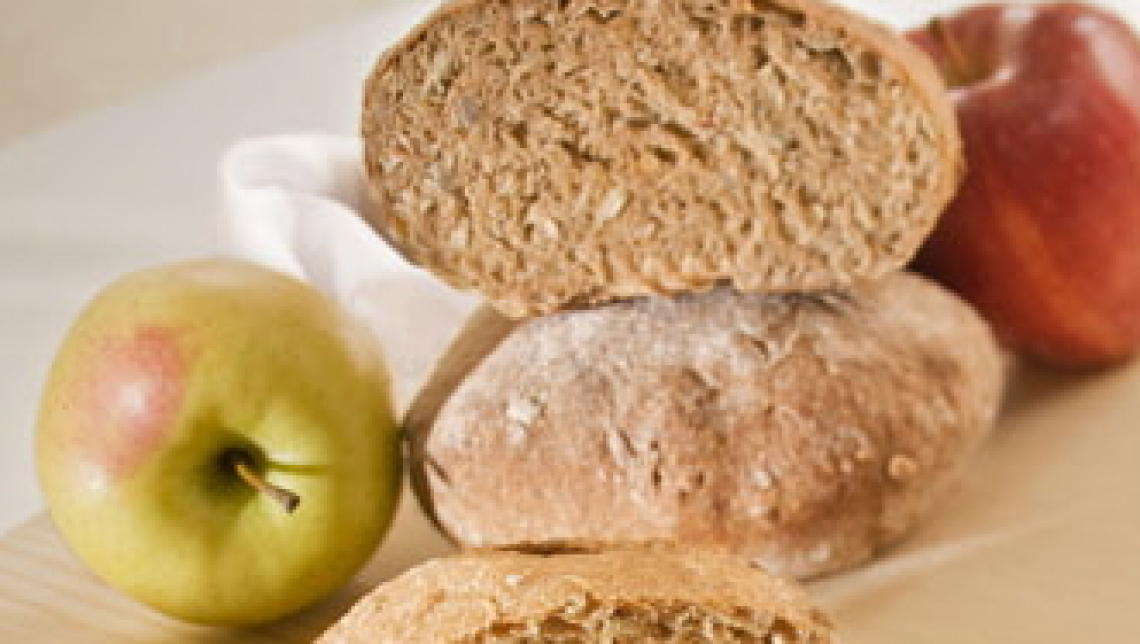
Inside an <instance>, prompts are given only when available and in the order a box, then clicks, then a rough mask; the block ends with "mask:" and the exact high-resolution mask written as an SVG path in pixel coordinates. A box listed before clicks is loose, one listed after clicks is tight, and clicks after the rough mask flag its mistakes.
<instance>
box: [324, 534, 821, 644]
mask: <svg viewBox="0 0 1140 644" xmlns="http://www.w3.org/2000/svg"><path fill="white" fill-rule="evenodd" d="M421 642H422V643H430V644H451V643H456V644H458V643H460V642H462V643H464V644H500V643H501V644H506V643H508V642H509V643H511V644H524V643H528V642H535V643H538V642H567V643H569V642H574V643H588V642H598V643H605V644H634V643H641V642H693V643H697V642H710V643H711V642H724V643H730V642H753V643H756V644H831V643H833V642H838V639H837V638H836V637H835V636H834V635H832V630H831V627H830V625H829V622H828V620H827V618H826V617H825V616H824V615H823V614H822V613H821V612H820V611H818V610H817V609H815V608H813V607H812V606H811V605H810V604H809V602H808V600H807V597H806V596H805V595H804V594H803V592H802V591H800V590H799V589H798V588H796V587H794V586H793V585H791V584H789V583H787V582H784V581H781V580H778V579H775V578H773V577H770V576H768V575H767V574H765V573H764V572H762V571H760V570H759V569H757V568H755V567H753V566H749V565H748V564H747V563H745V562H744V561H742V560H739V559H736V558H733V557H728V556H722V555H715V554H711V553H695V552H694V553H679V552H669V553H666V552H606V553H596V554H562V555H554V556H544V555H536V554H520V553H505V552H500V553H476V554H466V555H460V556H456V557H450V558H445V559H437V560H433V561H429V562H427V563H424V564H422V565H420V566H417V567H416V568H413V569H411V570H410V571H408V572H406V573H404V574H403V575H401V576H400V577H397V578H396V579H393V580H391V581H389V582H387V583H385V584H383V585H381V586H379V587H378V588H377V589H376V590H374V591H373V592H372V593H371V594H369V595H368V596H367V597H365V598H364V599H362V600H361V601H360V602H359V603H357V604H356V606H355V607H353V608H352V610H350V611H349V612H348V614H347V615H345V617H343V618H342V619H341V620H340V621H339V622H338V623H337V624H335V625H334V626H333V627H332V629H330V630H329V631H328V632H327V633H325V634H324V635H323V636H322V637H321V638H320V639H319V640H318V644H356V643H360V644H365V643H367V644H388V643H391V644H417V643H421Z"/></svg>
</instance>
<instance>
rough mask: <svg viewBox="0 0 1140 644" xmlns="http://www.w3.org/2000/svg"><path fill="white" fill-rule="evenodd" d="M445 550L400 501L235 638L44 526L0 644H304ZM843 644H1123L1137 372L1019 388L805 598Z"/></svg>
mask: <svg viewBox="0 0 1140 644" xmlns="http://www.w3.org/2000/svg"><path fill="white" fill-rule="evenodd" d="M449 551H450V547H449V546H448V545H447V544H446V543H445V542H444V541H443V540H442V539H441V538H440V537H439V535H438V534H437V533H436V532H435V530H434V529H433V528H432V527H431V525H430V524H428V523H427V521H426V520H425V519H424V518H423V517H422V515H421V514H420V512H419V510H418V507H417V506H416V503H415V501H414V500H413V499H412V498H411V497H410V495H408V494H405V497H404V499H403V503H402V506H401V509H400V513H399V515H398V517H397V519H396V523H395V525H394V526H393V529H392V532H391V534H390V537H389V539H388V540H387V541H386V542H385V544H384V546H383V547H382V548H381V549H380V551H379V552H378V553H377V555H376V557H375V558H374V560H373V562H372V564H371V565H370V566H369V567H368V568H367V569H366V570H365V572H364V573H362V575H361V576H360V577H359V578H358V579H357V580H356V581H355V582H354V583H353V584H351V585H350V586H348V587H346V588H344V589H343V590H342V591H341V592H339V593H338V594H337V595H336V596H334V597H332V598H330V599H329V600H327V601H325V602H323V603H321V604H320V605H318V606H316V607H314V608H312V609H310V610H308V611H306V612H304V613H302V614H299V615H297V616H294V617H293V618H290V619H288V620H285V621H283V622H280V623H278V624H274V625H271V626H268V627H265V628H261V629H256V630H250V631H225V630H212V629H205V628H197V627H192V626H187V625H185V624H179V623H177V622H173V621H170V620H167V619H164V618H162V617H160V616H158V615H155V614H154V613H152V612H151V611H149V610H147V609H145V608H143V607H141V606H139V605H137V604H135V603H133V602H132V601H131V600H129V599H127V598H125V597H123V596H121V595H119V594H118V593H116V592H114V591H113V590H110V589H108V588H106V587H105V586H103V585H102V584H100V583H99V582H98V581H96V580H95V579H93V578H92V577H91V576H90V575H89V574H88V573H87V572H86V571H85V570H84V569H83V568H82V566H81V565H80V564H79V563H78V562H77V561H76V560H75V559H74V558H73V557H72V556H71V555H70V554H69V553H68V551H67V549H66V548H65V546H64V545H63V543H62V542H61V541H60V538H59V536H58V535H57V534H56V532H55V530H54V529H53V528H52V526H51V523H50V521H49V520H48V519H47V518H46V517H45V516H39V517H36V518H34V519H32V520H31V521H29V522H28V523H27V524H25V525H23V526H22V527H20V528H18V529H16V530H15V531H13V532H11V533H9V534H7V535H6V536H5V537H4V538H3V539H0V642H21V643H24V642H32V643H34V642H53V643H55V642H69V643H77V644H86V643H106V642H115V643H124V644H131V643H136V642H137V643H143V642H145V643H174V642H210V643H218V644H222V643H228V642H235V643H236V642H250V643H254V644H256V643H258V642H274V643H284V644H288V643H291V642H308V641H311V640H312V639H313V638H314V637H315V636H316V635H317V634H319V633H320V632H322V631H323V630H324V628H326V627H327V626H328V625H329V624H330V623H331V622H332V621H334V620H335V619H336V618H337V617H338V616H339V615H341V614H342V613H343V612H344V610H345V609H346V608H347V607H348V606H349V605H350V604H351V603H352V602H353V601H354V599H355V598H357V597H358V596H360V595H361V594H362V593H363V592H364V591H365V590H366V589H368V588H370V587H371V586H373V585H374V584H376V583H379V582H380V581H382V580H384V579H387V578H389V577H391V576H393V575H395V574H398V573H399V572H400V571H402V570H404V569H406V568H407V567H409V566H411V565H414V564H415V563H416V562H418V561H421V560H423V559H426V558H428V557H433V556H439V555H442V554H445V553H447V552H449ZM809 590H810V592H811V593H812V594H813V595H814V596H815V597H816V598H817V599H818V600H819V601H820V603H821V604H823V606H824V607H825V608H826V609H827V610H828V611H829V612H830V613H831V614H832V615H833V617H834V618H835V621H836V623H837V624H838V626H839V628H840V631H841V633H842V634H843V637H844V639H843V641H844V642H845V644H883V643H887V644H896V643H897V644H962V643H963V642H983V643H998V642H1000V643H1001V644H1052V643H1057V644H1061V643H1065V644H1068V643H1069V642H1075V641H1089V640H1094V641H1107V642H1135V641H1138V637H1140V635H1138V633H1140V627H1138V626H1137V625H1136V620H1135V618H1134V616H1133V614H1132V613H1133V612H1134V611H1135V609H1136V607H1137V606H1140V362H1137V363H1134V364H1132V365H1129V366H1127V367H1124V368H1121V369H1117V370H1114V371H1109V372H1104V373H1100V374H1096V375H1092V376H1059V375H1050V374H1043V373H1028V374H1026V373H1022V374H1021V375H1020V376H1019V377H1018V378H1017V380H1016V381H1015V385H1014V387H1013V389H1012V391H1011V393H1010V396H1009V399H1008V402H1007V404H1006V407H1005V410H1004V413H1003V416H1002V420H1001V424H1000V427H999V428H998V431H997V432H996V434H995V435H994V437H993V439H992V440H991V441H990V443H989V444H988V445H987V447H986V450H985V452H984V453H983V454H982V456H981V458H980V460H979V462H977V463H976V464H975V466H974V467H973V468H972V469H971V472H970V477H969V478H968V480H967V482H966V483H965V484H964V485H963V487H962V488H961V489H960V490H959V492H958V493H957V494H956V495H955V496H954V497H953V499H951V501H950V502H949V503H947V504H946V505H945V506H944V507H942V508H940V511H939V512H937V513H936V514H935V516H933V517H932V518H931V519H930V521H928V522H926V523H924V524H923V526H922V527H921V528H920V530H919V531H918V532H917V533H915V534H914V535H913V536H912V537H911V538H910V539H908V540H907V541H906V543H905V544H903V545H902V546H901V547H899V548H896V549H894V550H892V551H891V552H888V553H885V555H884V556H883V557H882V558H881V559H879V560H878V561H876V562H875V563H873V564H871V565H868V566H864V567H862V568H860V569H858V570H855V571H852V572H849V573H846V574H843V575H838V576H836V577H834V578H832V579H829V580H825V581H821V582H815V583H812V584H810V585H809Z"/></svg>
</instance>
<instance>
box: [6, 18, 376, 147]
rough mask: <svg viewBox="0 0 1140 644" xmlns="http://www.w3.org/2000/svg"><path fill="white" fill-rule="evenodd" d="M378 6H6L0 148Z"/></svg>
mask: <svg viewBox="0 0 1140 644" xmlns="http://www.w3.org/2000/svg"><path fill="white" fill-rule="evenodd" d="M379 4H383V3H378V2H376V1H375V0H96V1H94V2H88V1H85V0H0V88H3V99H0V100H2V101H3V109H2V111H0V144H2V143H3V142H4V141H5V140H9V139H12V138H15V137H18V136H20V135H21V134H26V133H28V132H30V131H32V130H34V129H36V128H40V127H43V126H45V125H49V124H51V123H53V122H55V121H57V120H59V119H62V118H66V117H67V116H70V115H73V114H76V113H78V112H82V111H83V110H85V109H90V108H92V107H96V106H100V105H105V104H108V103H113V102H116V101H121V100H123V99H126V98H129V97H130V96H133V95H136V94H138V93H139V92H141V91H145V90H146V89H148V88H151V87H153V86H155V85H157V84H160V83H162V82H164V81H169V80H170V79H172V78H175V77H178V76H182V75H185V74H188V73H191V72H193V71H196V70H198V69H201V68H202V67H205V66H209V65H212V64H217V63H219V62H221V61H224V60H227V59H230V58H233V57H235V56H239V55H241V54H245V53H248V52H251V51H256V50H260V49H265V48H269V47H272V46H273V45H275V44H278V43H280V42H282V41H283V40H286V39H288V38H291V37H295V36H297V35H299V34H304V33H308V32H311V31H313V30H314V29H315V28H318V27H320V26H322V25H327V24H330V23H334V22H338V21H343V20H349V19H351V18H353V17H355V16H359V15H360V14H361V13H363V12H364V11H366V10H368V9H369V8H374V7H376V6H378V5H379Z"/></svg>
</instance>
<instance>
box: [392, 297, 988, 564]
mask: <svg viewBox="0 0 1140 644" xmlns="http://www.w3.org/2000/svg"><path fill="white" fill-rule="evenodd" d="M462 344H463V337H462V336H461V337H460V339H459V341H458V342H457V346H462ZM1003 382H1004V367H1003V362H1002V357H1001V354H1000V352H999V350H998V348H997V345H996V344H995V342H994V339H993V336H992V334H991V333H990V330H989V329H988V328H987V326H986V325H985V323H984V322H982V321H981V320H980V319H979V318H978V316H977V314H976V313H974V312H973V310H971V309H970V308H969V307H968V306H967V305H966V304H965V303H963V302H962V301H960V300H958V299H957V298H956V297H954V296H953V295H951V294H950V293H948V292H946V291H944V290H942V289H941V288H940V287H938V286H937V285H935V284H933V283H931V282H928V281H926V280H924V279H922V278H919V277H917V276H913V275H909V274H895V275H892V276H890V277H887V278H885V279H884V280H881V281H879V282H875V283H873V284H868V285H864V286H863V287H861V288H858V289H855V290H853V291H850V292H848V293H846V294H838V293H833V294H826V293H822V294H815V295H772V296H759V295H739V294H735V293H733V292H731V291H730V290H728V289H718V290H715V291H712V292H709V293H705V294H701V295H692V296H683V297H678V298H662V297H653V298H646V299H641V300H634V301H629V302H623V303H617V304H611V305H608V306H605V307H601V308H597V309H591V310H582V311H572V312H565V313H560V314H556V315H553V316H547V317H543V318H538V319H534V320H530V321H527V322H525V323H523V324H521V325H519V326H518V327H517V328H516V329H515V330H514V332H513V333H511V335H509V336H507V337H506V338H505V339H504V340H502V341H501V342H500V343H499V344H498V345H497V347H496V348H495V349H494V350H493V351H491V353H490V354H489V355H487V356H486V357H485V358H484V359H483V360H482V361H481V362H480V363H479V364H478V366H476V367H475V368H474V369H473V370H472V371H471V373H470V374H469V375H468V376H467V378H466V379H464V380H463V381H462V383H461V384H459V385H458V386H457V387H456V389H455V390H454V392H453V393H452V394H451V395H450V396H447V397H446V400H445V402H443V403H442V404H441V406H440V408H439V412H438V415H436V416H435V417H434V422H432V423H430V424H427V425H421V424H419V423H418V422H412V423H411V424H410V425H409V431H410V432H411V434H412V442H413V446H414V447H413V461H412V467H413V468H414V470H415V474H416V476H417V477H419V480H421V481H422V482H423V485H420V486H418V487H419V489H417V492H419V493H420V494H421V495H422V496H425V497H426V499H425V500H426V501H427V506H428V507H429V508H430V509H431V510H432V511H434V515H435V517H436V519H437V521H438V522H439V524H440V525H441V526H442V527H443V528H444V529H445V530H446V532H448V533H449V534H451V535H452V537H453V538H455V539H456V540H457V541H458V542H459V543H460V544H462V545H464V546H468V547H510V548H520V549H527V548H532V547H538V548H543V549H547V550H556V549H557V548H558V547H560V546H562V545H570V546H574V547H594V546H597V547H612V546H615V545H623V544H625V545H628V544H639V543H651V542H665V543H673V544H681V545H684V546H701V547H713V548H722V549H727V550H729V551H731V552H734V553H736V554H738V555H742V556H746V557H748V558H750V559H753V560H756V561H758V562H759V563H761V564H762V565H764V566H765V567H766V568H768V569H769V570H772V571H774V572H777V573H780V574H787V575H793V576H799V577H808V576H814V575H819V574H824V573H828V572H832V571H836V570H840V569H843V568H846V567H850V566H852V565H854V564H856V563H859V562H861V561H864V560H866V559H867V558H869V557H870V556H872V555H873V554H874V553H875V552H876V551H878V550H879V549H881V548H882V547H884V546H886V545H888V544H890V543H893V542H895V541H896V540H898V539H899V538H900V537H901V536H902V535H903V534H905V533H906V532H907V531H908V530H909V529H910V528H912V527H913V526H914V525H915V523H916V522H917V521H918V520H919V519H920V518H921V517H923V516H925V515H926V514H927V513H928V511H929V509H930V508H931V507H933V506H934V505H935V504H936V503H937V502H939V501H940V500H942V499H943V498H944V497H945V496H946V493H947V491H948V489H949V487H950V486H951V485H952V484H953V483H954V482H955V481H956V480H958V478H959V474H960V472H961V471H962V470H963V468H964V467H966V466H967V465H968V464H969V463H970V461H971V458H972V456H973V455H974V453H975V451H976V449H977V447H978V446H979V445H980V443H981V442H982V440H983V439H984V438H985V437H986V436H987V435H988V433H989V431H990V430H991V428H992V425H993V421H994V418H995V415H996V412H997V408H998V403H999V401H1000V398H1001V392H1002V388H1003ZM520 401H525V402H520ZM520 408H521V409H523V410H525V413H522V412H520V411H519V409H520ZM424 417H425V418H427V417H430V416H424Z"/></svg>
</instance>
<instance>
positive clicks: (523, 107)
mask: <svg viewBox="0 0 1140 644" xmlns="http://www.w3.org/2000/svg"><path fill="white" fill-rule="evenodd" d="M362 129H363V136H364V141H365V149H366V151H365V165H366V168H367V172H368V176H369V178H370V183H371V185H372V187H373V191H374V195H375V197H376V207H375V208H374V210H373V211H372V212H370V213H369V214H368V215H367V216H368V218H369V220H370V222H371V223H372V224H373V226H374V227H375V228H376V229H377V230H378V231H379V232H380V234H382V235H383V236H384V237H385V238H387V239H388V240H389V241H390V242H392V243H393V245H394V246H396V247H397V248H398V249H400V250H401V251H402V252H403V253H404V254H405V255H406V256H407V257H408V258H409V259H411V260H412V261H414V262H416V263H419V264H421V265H423V266H425V267H427V268H429V269H431V270H432V271H434V272H435V273H436V274H437V275H439V276H440V277H441V278H443V279H444V280H445V281H447V282H449V283H450V284H452V285H453V286H456V287H458V288H460V289H464V290H472V289H473V290H477V291H479V292H481V293H482V294H483V295H485V296H486V297H487V298H488V299H489V300H490V301H491V302H492V303H493V304H494V305H495V307H496V308H497V309H498V310H499V311H501V312H503V313H505V314H506V315H508V316H511V317H521V316H527V315H533V314H542V313H549V312H551V311H553V310H556V309H559V308H564V307H568V306H583V305H591V304H597V303H601V302H605V301H609V300H613V299H620V298H623V297H627V296H637V295H645V294H653V293H681V292H690V291H700V290H707V289H709V288H711V287H713V286H714V285H715V284H717V283H719V282H723V281H729V282H731V283H732V284H733V285H734V286H735V287H736V288H737V289H738V290H741V291H746V292H785V291H803V290H815V289H824V288H833V287H838V286H844V285H849V284H852V283H855V282H858V281H861V280H867V279H873V278H877V277H880V276H882V275H884V274H886V273H888V272H890V271H893V270H896V269H898V268H900V267H901V266H903V265H904V264H905V263H906V262H907V261H908V260H909V258H910V257H911V256H912V255H913V254H914V253H915V252H916V251H917V249H918V247H919V245H920V243H921V242H922V240H923V239H924V238H925V237H926V236H927V235H928V233H929V232H930V230H931V228H932V226H933V224H934V222H935V220H936V218H937V215H938V214H939V213H940V212H941V210H942V208H943V207H944V205H945V204H946V203H947V202H948V201H949V199H950V197H951V196H952V195H953V193H954V191H955V189H956V187H957V185H958V182H959V179H960V176H961V174H962V169H963V162H962V155H961V144H960V140H959V137H958V132H957V129H956V123H955V120H954V114H953V110H952V107H951V105H950V103H949V99H948V98H947V95H946V92H945V89H944V87H943V85H942V82H941V80H940V79H939V77H938V75H937V73H936V72H935V70H934V68H933V67H932V66H931V64H930V63H929V62H928V61H927V60H926V58H925V57H924V56H923V55H922V54H921V53H920V52H918V50H916V49H913V48H912V47H911V46H910V45H909V44H908V43H906V42H905V41H904V40H903V39H901V38H900V37H897V36H896V35H894V34H892V33H890V32H889V31H887V30H886V29H885V28H882V27H880V26H879V25H877V24H874V23H872V22H870V21H868V20H866V19H864V18H861V17H858V16H855V15H853V14H851V13H849V12H847V11H845V10H842V9H839V8H835V7H832V6H830V5H827V4H823V3H821V2H815V1H813V0H624V1H620V2H619V1H616V0H611V1H601V0H589V1H587V0H461V1H460V2H456V3H453V4H451V5H449V6H446V7H444V8H442V9H441V10H439V11H438V12H437V13H436V14H434V15H433V16H432V17H431V18H429V19H428V20H427V21H426V22H425V23H424V24H422V25H421V26H420V27H419V28H418V29H416V30H415V31H413V32H412V33H411V34H410V35H409V36H408V37H407V38H405V39H404V40H403V41H402V42H401V43H399V44H398V45H397V46H395V47H394V48H392V49H391V50H390V51H389V52H388V53H387V54H386V55H385V56H383V57H382V58H381V59H380V61H379V62H378V64H377V66H376V68H375V70H374V72H373V74H372V76H371V77H370V78H369V80H368V81H367V83H366V88H365V99H364V113H363V125H362Z"/></svg>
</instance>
